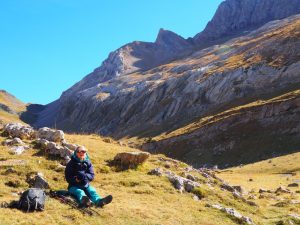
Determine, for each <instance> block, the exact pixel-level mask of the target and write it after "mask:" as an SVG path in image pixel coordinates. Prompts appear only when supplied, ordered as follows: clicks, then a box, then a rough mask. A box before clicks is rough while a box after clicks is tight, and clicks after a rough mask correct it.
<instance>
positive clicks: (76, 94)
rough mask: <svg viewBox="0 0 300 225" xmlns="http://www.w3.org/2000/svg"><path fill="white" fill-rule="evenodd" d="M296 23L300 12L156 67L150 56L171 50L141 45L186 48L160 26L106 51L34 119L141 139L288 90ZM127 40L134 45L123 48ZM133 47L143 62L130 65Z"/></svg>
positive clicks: (294, 75) (295, 65) (293, 82)
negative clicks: (148, 39)
mask: <svg viewBox="0 0 300 225" xmlns="http://www.w3.org/2000/svg"><path fill="white" fill-rule="evenodd" d="M299 21H300V19H299V16H293V17H289V18H287V19H283V20H280V21H273V22H270V23H268V24H266V25H264V26H263V27H261V28H259V29H257V30H255V31H253V32H251V33H249V34H247V35H246V36H242V37H239V38H236V39H232V40H230V41H228V42H226V43H224V44H222V45H215V46H211V47H209V48H206V49H202V50H198V51H194V52H193V53H192V54H190V55H189V56H185V57H183V58H181V59H178V60H175V61H172V62H169V63H164V64H162V65H160V66H156V65H157V64H159V63H158V62H157V61H155V60H160V59H161V60H162V61H164V60H165V59H166V58H168V57H169V55H172V54H171V53H168V54H169V55H168V54H167V53H165V54H166V55H167V56H168V57H165V56H164V54H161V57H159V56H157V57H154V58H155V60H153V61H151V60H150V59H151V58H150V57H149V58H148V56H149V54H150V52H151V54H157V52H156V51H151V47H149V48H147V47H145V46H154V47H155V46H171V45H174V46H175V47H174V48H175V49H178V52H180V54H183V53H182V50H181V49H182V48H183V49H185V47H182V46H184V45H186V46H190V44H189V42H187V41H185V40H184V39H182V38H180V37H178V36H177V35H176V34H174V33H171V34H170V40H172V41H170V40H166V39H167V38H166V37H168V35H169V32H168V31H167V32H166V31H163V30H161V31H160V34H159V35H158V38H157V40H156V42H155V43H152V44H151V43H150V44H149V43H148V44H147V43H141V42H134V43H132V44H129V45H126V46H124V47H122V48H121V49H119V50H117V51H116V52H114V53H111V54H110V56H109V58H108V59H107V60H106V61H104V62H103V64H102V66H101V67H99V68H97V69H96V70H95V71H94V72H93V73H91V74H90V75H88V76H86V77H85V78H84V79H83V80H81V81H80V82H78V83H77V84H75V85H74V86H73V87H71V88H70V89H68V90H67V91H65V92H64V93H63V94H62V96H61V98H60V99H58V100H57V101H55V102H53V103H51V104H49V105H48V106H47V107H46V109H45V110H43V111H42V112H41V114H40V117H39V119H38V121H37V122H36V124H35V125H36V126H52V127H53V126H56V127H57V128H60V129H64V130H68V131H76V132H94V133H99V134H102V135H110V136H114V137H117V138H120V137H124V136H140V137H144V136H145V137H147V136H153V135H157V134H159V133H161V132H164V131H169V130H173V129H176V128H178V127H180V126H182V125H184V124H186V123H188V122H190V121H191V120H193V119H195V118H199V117H201V116H204V115H207V114H209V113H212V112H216V111H218V110H223V109H226V108H228V107H231V106H233V105H239V104H242V103H247V102H249V101H252V100H255V99H259V98H262V97H264V96H273V95H276V94H278V93H283V92H285V91H286V90H291V89H293V88H295V87H296V86H297V85H298V84H299V82H300V76H299V72H298V71H299V51H297V50H296V49H300V48H299V40H300V38H299V27H300V26H299V23H300V22H299ZM129 46H131V47H130V48H131V49H133V50H130V51H129V50H127V51H125V50H124V49H129ZM141 46H143V47H141ZM176 46H177V47H176ZM139 48H140V49H143V51H141V50H139V51H140V52H143V54H142V55H143V56H145V57H144V58H143V57H140V59H142V60H140V61H139V62H143V64H136V63H132V62H135V61H134V60H136V58H137V55H136V54H135V55H134V54H133V53H132V52H136V51H137V50H136V49H139ZM161 48H164V49H166V50H164V52H171V50H168V47H161ZM171 49H173V47H172V48H171ZM161 51H162V50H161ZM122 52H123V53H122ZM124 52H126V54H130V57H131V58H130V57H129V56H124V54H125V53H124ZM130 52H131V53H130ZM121 53H122V54H121ZM146 53H147V54H146ZM148 53H149V54H148ZM121 55H123V57H121ZM133 55H134V56H135V58H134V57H133ZM146 55H147V57H146ZM174 55H177V53H174ZM152 56H153V55H152ZM133 58H134V59H133ZM121 59H122V60H121ZM130 60H131V61H130ZM125 61H126V62H128V61H130V62H131V63H127V64H126V63H124V62H125ZM150 62H151V63H150ZM154 62H155V63H154ZM150 64H151V65H154V66H153V68H151V67H152V66H149V65H150ZM125 65H126V66H125ZM150 68H151V69H150Z"/></svg>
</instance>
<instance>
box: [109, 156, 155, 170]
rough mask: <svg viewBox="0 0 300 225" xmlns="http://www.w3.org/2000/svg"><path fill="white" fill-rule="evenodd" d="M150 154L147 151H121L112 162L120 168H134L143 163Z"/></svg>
mask: <svg viewBox="0 0 300 225" xmlns="http://www.w3.org/2000/svg"><path fill="white" fill-rule="evenodd" d="M149 156H150V154H149V153H148V152H121V153H118V154H117V155H116V156H115V157H114V159H113V162H112V164H113V165H115V166H118V167H120V168H124V169H125V168H136V167H137V166H138V165H141V164H142V163H144V162H145V161H146V160H147V159H148V158H149Z"/></svg>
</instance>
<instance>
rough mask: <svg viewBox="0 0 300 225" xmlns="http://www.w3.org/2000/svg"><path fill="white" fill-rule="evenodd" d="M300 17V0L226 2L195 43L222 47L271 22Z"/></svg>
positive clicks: (231, 0)
mask: <svg viewBox="0 0 300 225" xmlns="http://www.w3.org/2000/svg"><path fill="white" fill-rule="evenodd" d="M298 13H300V0H226V1H224V2H222V3H221V4H220V6H219V7H218V9H217V12H216V13H215V15H214V17H213V19H212V20H211V21H210V22H209V23H208V24H207V26H206V28H205V29H204V30H203V31H202V32H200V33H198V34H197V35H196V36H195V37H194V41H195V43H197V44H198V45H200V46H208V45H211V44H213V43H221V42H222V41H224V40H228V39H229V38H231V37H232V36H235V35H240V34H242V33H244V32H249V30H253V29H254V28H258V27H259V26H261V25H263V24H265V23H267V22H269V21H272V20H280V19H283V18H285V17H288V16H291V15H295V14H298Z"/></svg>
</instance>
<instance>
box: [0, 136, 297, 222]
mask: <svg viewBox="0 0 300 225" xmlns="http://www.w3.org/2000/svg"><path fill="white" fill-rule="evenodd" d="M3 140H5V138H4V137H0V141H3ZM67 141H68V142H70V143H77V144H83V145H85V146H86V147H87V148H88V149H89V154H90V157H91V160H92V162H93V164H94V167H95V171H96V178H95V180H94V181H93V183H92V184H93V185H94V186H95V187H96V189H97V190H98V191H99V192H100V194H101V195H103V196H105V195H107V194H112V195H113V196H114V200H113V202H112V204H110V205H107V206H106V207H105V208H103V209H97V210H98V212H99V213H100V216H92V217H90V216H86V215H83V214H82V213H81V212H79V211H77V210H74V209H71V208H70V207H68V206H67V205H63V204H61V203H59V202H58V201H56V200H54V199H48V200H47V203H46V209H45V211H44V212H39V213H28V214H27V213H23V212H21V211H18V210H16V209H4V208H3V209H0V212H1V213H0V221H1V224H70V223H72V224H114V225H115V224H164V225H166V224H172V225H173V224H206V225H209V224H211V225H212V224H218V225H222V224H238V222H237V220H235V219H233V218H232V217H230V216H228V215H227V214H225V213H224V212H221V211H219V210H216V209H213V208H208V207H206V204H207V203H209V204H221V205H223V206H226V207H233V208H235V209H236V210H238V211H239V212H240V213H241V214H243V215H245V216H249V217H250V218H252V219H253V220H254V221H255V223H256V224H274V222H276V221H280V220H283V219H286V215H288V214H290V213H298V214H300V209H299V207H297V205H287V206H284V207H280V208H279V207H275V206H272V204H274V203H276V200H273V199H256V200H254V201H255V202H256V203H257V204H258V205H259V206H258V207H256V206H250V205H248V204H246V203H245V202H243V201H241V200H237V199H235V198H234V197H233V196H232V194H231V193H230V192H227V191H221V189H220V187H219V184H218V183H217V182H216V183H215V184H213V185H212V186H211V187H209V186H208V185H207V184H206V182H205V179H204V178H203V177H201V175H199V174H198V173H196V172H191V174H193V175H195V176H198V177H199V179H200V180H201V192H202V193H204V196H205V197H204V198H203V199H201V200H200V201H195V200H194V199H193V194H191V193H182V194H181V193H179V192H178V191H176V190H175V188H174V187H173V186H172V184H171V183H170V182H169V181H168V179H167V178H165V177H157V176H151V175H148V174H147V173H148V171H149V170H150V169H153V168H156V167H161V168H165V167H170V168H169V169H168V170H172V171H174V172H176V173H177V174H179V175H181V174H183V173H184V172H185V169H186V168H187V167H188V165H186V164H184V163H181V162H179V163H177V164H174V163H167V162H165V161H164V160H161V158H164V159H165V160H168V159H167V158H166V157H164V156H163V155H152V156H151V157H150V159H148V161H147V162H146V163H145V164H144V165H143V166H141V167H139V168H137V169H136V170H128V171H122V172H116V171H115V169H114V168H113V167H109V166H108V165H107V163H106V160H110V159H112V158H113V157H114V156H115V154H116V153H118V152H121V151H133V150H135V149H131V148H128V147H124V146H120V145H119V144H117V143H106V142H104V141H103V139H102V138H101V137H99V136H95V135H89V136H85V135H67ZM135 151H136V150H135ZM8 159H22V160H26V164H25V165H19V166H17V165H15V166H3V165H1V164H3V162H4V161H5V160H8ZM299 159H300V153H299V154H294V155H293V156H291V157H290V158H289V160H291V163H292V166H291V167H289V165H288V164H287V163H286V159H282V160H281V159H280V158H279V159H274V162H275V164H276V165H277V167H275V166H274V167H273V166H271V167H270V165H272V164H269V163H268V162H262V163H261V164H253V165H249V166H247V167H244V168H233V169H231V170H230V171H229V170H227V171H221V173H220V174H219V175H220V176H221V177H222V178H223V177H224V178H226V179H228V180H229V181H231V182H233V183H236V184H238V183H239V180H241V182H240V183H241V184H243V185H245V188H246V189H247V190H250V189H251V188H253V187H254V186H251V185H254V183H256V185H257V186H262V187H266V188H269V187H270V188H275V187H277V186H278V185H280V182H281V183H282V182H284V184H286V183H287V182H285V181H286V178H285V177H282V178H281V177H280V175H278V177H279V178H280V179H279V178H278V180H274V182H273V183H272V186H268V185H269V180H268V177H269V176H271V175H272V173H273V172H272V169H273V168H274V169H275V170H274V172H282V171H285V170H281V169H279V168H284V169H286V170H289V169H291V170H293V172H294V173H295V174H296V175H295V179H296V178H299V176H300V172H299V168H298V167H297V166H296V165H297V164H298V165H299V162H300V161H299ZM0 160H1V161H0V179H1V182H0V196H1V201H9V200H15V199H17V198H18V196H16V194H15V193H17V192H20V191H23V190H25V189H26V188H28V184H27V183H26V182H25V179H26V174H28V173H30V172H38V171H39V172H42V173H43V174H44V175H45V177H46V179H47V180H48V182H49V184H50V186H51V188H52V189H66V187H67V184H66V182H65V180H64V171H63V169H62V168H60V167H59V161H60V160H58V159H53V158H49V157H47V156H46V155H45V154H44V153H42V152H39V150H38V149H29V150H28V151H26V152H25V153H24V154H22V155H20V156H16V155H12V154H10V153H9V149H8V148H7V147H6V146H0ZM1 162H2V163H1ZM170 162H171V161H170ZM167 164H168V166H167ZM10 167H11V168H13V172H10V173H9V172H7V169H8V168H10ZM264 167H266V168H269V169H264V170H263V171H260V170H259V168H264ZM245 173H246V174H247V175H245ZM256 173H259V176H260V177H261V178H262V177H263V176H264V175H266V179H258V177H255V176H254V175H253V179H254V182H253V184H252V183H251V185H248V183H247V182H246V181H243V179H241V177H244V176H245V177H244V178H245V179H246V177H247V178H248V176H249V177H250V175H251V176H252V174H256ZM248 174H249V175H248ZM9 181H11V182H12V183H14V184H15V186H16V187H10V186H8V185H6V184H5V183H7V182H9ZM297 190H299V188H298V189H297ZM256 195H258V194H256ZM280 197H282V198H285V199H296V200H297V199H298V200H300V198H299V194H296V195H293V196H291V195H289V194H288V195H283V196H280Z"/></svg>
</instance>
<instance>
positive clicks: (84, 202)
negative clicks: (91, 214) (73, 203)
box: [80, 196, 91, 208]
mask: <svg viewBox="0 0 300 225" xmlns="http://www.w3.org/2000/svg"><path fill="white" fill-rule="evenodd" d="M90 205H91V200H90V199H89V197H88V196H82V199H81V203H80V207H83V208H86V207H89V206H90Z"/></svg>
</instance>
